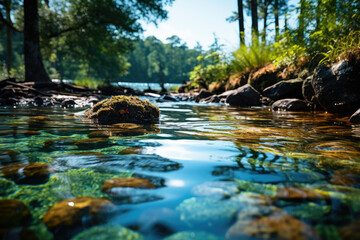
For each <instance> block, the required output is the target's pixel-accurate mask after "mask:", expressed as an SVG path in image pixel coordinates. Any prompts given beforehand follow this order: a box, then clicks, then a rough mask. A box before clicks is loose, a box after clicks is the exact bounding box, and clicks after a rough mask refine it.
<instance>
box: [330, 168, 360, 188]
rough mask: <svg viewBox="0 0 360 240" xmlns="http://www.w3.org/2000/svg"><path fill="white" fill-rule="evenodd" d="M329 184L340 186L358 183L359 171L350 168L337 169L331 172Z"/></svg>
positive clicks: (359, 181)
mask: <svg viewBox="0 0 360 240" xmlns="http://www.w3.org/2000/svg"><path fill="white" fill-rule="evenodd" d="M330 183H331V184H335V185H342V186H353V185H355V184H357V183H360V172H359V171H356V170H352V169H339V170H336V171H334V172H333V174H332V176H331V179H330Z"/></svg>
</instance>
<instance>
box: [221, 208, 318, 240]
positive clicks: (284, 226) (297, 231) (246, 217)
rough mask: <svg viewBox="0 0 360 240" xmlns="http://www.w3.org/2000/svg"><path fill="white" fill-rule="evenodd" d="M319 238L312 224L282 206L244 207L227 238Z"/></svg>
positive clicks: (231, 239)
mask: <svg viewBox="0 0 360 240" xmlns="http://www.w3.org/2000/svg"><path fill="white" fill-rule="evenodd" d="M249 238H250V239H253V238H254V239H258V238H260V239H268V238H271V239H289V240H290V239H291V240H292V239H299V240H300V239H317V235H316V233H315V232H314V231H313V230H312V228H311V227H310V226H308V225H307V224H305V223H304V222H302V221H299V220H298V219H296V218H294V217H292V216H290V215H288V214H287V213H286V212H285V211H283V210H281V209H280V208H276V207H272V206H259V207H248V208H244V209H243V210H241V211H240V212H239V213H238V219H237V222H236V223H235V224H234V225H232V226H231V227H230V228H229V230H228V231H227V233H226V239H229V240H235V239H249Z"/></svg>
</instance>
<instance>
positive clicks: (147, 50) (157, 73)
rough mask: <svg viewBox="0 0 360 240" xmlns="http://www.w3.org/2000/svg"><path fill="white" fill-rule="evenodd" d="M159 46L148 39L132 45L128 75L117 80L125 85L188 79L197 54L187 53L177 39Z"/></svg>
mask: <svg viewBox="0 0 360 240" xmlns="http://www.w3.org/2000/svg"><path fill="white" fill-rule="evenodd" d="M167 40H168V43H162V42H161V41H160V40H158V39H157V38H155V37H153V36H150V37H147V38H146V39H145V40H144V41H143V40H140V41H137V42H135V49H134V51H133V52H132V53H131V54H130V56H129V58H128V61H129V63H130V65H131V66H130V68H129V69H128V72H129V73H128V74H127V75H125V76H124V77H122V78H121V81H127V82H149V83H150V82H158V83H161V82H162V81H165V82H176V83H181V82H184V81H187V80H188V79H189V72H190V71H191V70H192V69H193V68H194V66H195V65H196V63H197V61H196V58H197V57H198V56H199V55H200V54H201V51H200V50H195V49H189V48H188V47H187V46H186V44H185V43H183V42H182V40H181V39H180V38H179V37H178V36H175V35H174V36H171V37H169V38H168V39H167Z"/></svg>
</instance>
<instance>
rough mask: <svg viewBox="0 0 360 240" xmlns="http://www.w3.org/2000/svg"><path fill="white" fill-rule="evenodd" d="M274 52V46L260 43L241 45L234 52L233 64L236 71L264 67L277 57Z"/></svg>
mask: <svg viewBox="0 0 360 240" xmlns="http://www.w3.org/2000/svg"><path fill="white" fill-rule="evenodd" d="M274 53H275V52H274V50H273V47H272V46H266V45H260V44H258V43H256V44H253V45H251V46H249V47H246V46H241V47H240V48H239V49H238V50H237V51H235V52H234V53H233V56H234V60H232V62H231V64H232V66H233V68H234V70H235V71H236V72H241V71H244V70H245V69H255V68H258V67H263V66H265V65H266V64H267V63H270V62H272V61H273V60H274V59H275V55H274Z"/></svg>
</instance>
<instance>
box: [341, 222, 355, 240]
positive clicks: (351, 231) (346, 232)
mask: <svg viewBox="0 0 360 240" xmlns="http://www.w3.org/2000/svg"><path fill="white" fill-rule="evenodd" d="M359 226H360V220H359V219H357V220H353V221H352V222H351V223H350V225H348V226H345V227H343V228H341V229H340V231H339V234H340V237H341V239H346V240H358V239H360V228H359Z"/></svg>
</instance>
